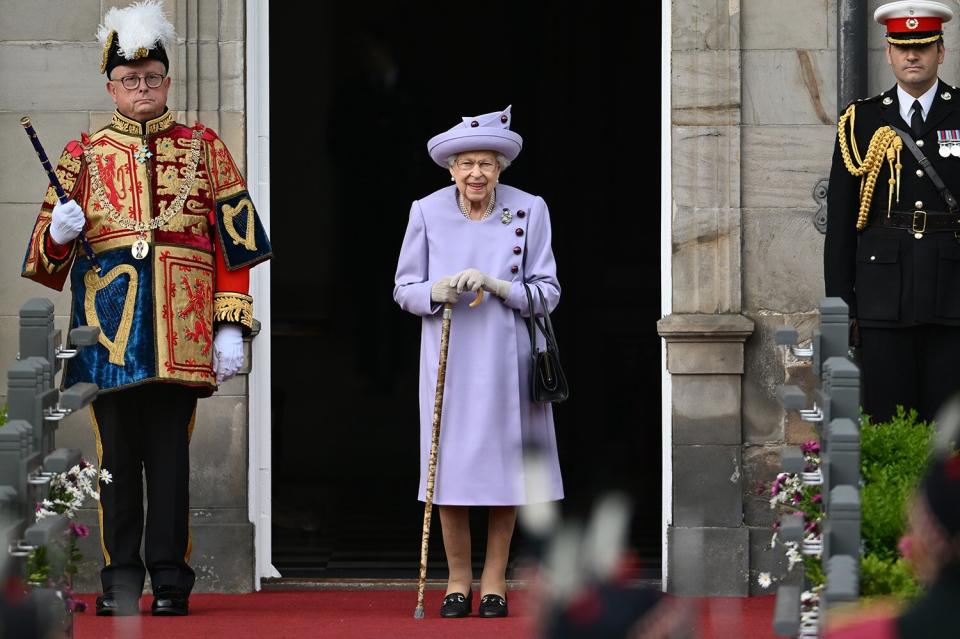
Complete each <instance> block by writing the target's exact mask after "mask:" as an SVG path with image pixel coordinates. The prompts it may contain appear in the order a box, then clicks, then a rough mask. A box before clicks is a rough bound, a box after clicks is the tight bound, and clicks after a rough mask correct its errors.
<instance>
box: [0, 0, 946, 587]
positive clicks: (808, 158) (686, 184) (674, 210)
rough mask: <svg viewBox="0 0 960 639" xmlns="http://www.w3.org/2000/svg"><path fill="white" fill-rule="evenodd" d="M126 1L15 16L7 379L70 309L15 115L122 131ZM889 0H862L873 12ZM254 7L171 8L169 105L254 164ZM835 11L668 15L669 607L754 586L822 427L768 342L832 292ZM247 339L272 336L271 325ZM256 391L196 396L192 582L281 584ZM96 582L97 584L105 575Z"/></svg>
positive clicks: (45, 134) (9, 81)
mask: <svg viewBox="0 0 960 639" xmlns="http://www.w3.org/2000/svg"><path fill="white" fill-rule="evenodd" d="M947 1H948V4H950V5H952V6H953V7H954V9H955V10H957V9H960V7H957V6H955V5H956V4H957V3H956V1H955V0H947ZM124 4H126V1H125V0H124V1H123V2H117V1H114V0H30V1H27V0H4V2H3V11H4V18H3V20H2V21H0V148H3V149H4V151H5V152H4V153H3V154H0V219H3V220H4V222H5V232H4V233H2V234H0V259H2V260H3V262H2V264H0V272H3V273H5V274H6V275H5V276H4V277H2V278H0V379H5V375H6V369H7V367H8V366H9V364H10V363H11V362H12V361H14V359H15V357H16V350H17V342H16V331H17V311H18V309H19V308H20V306H21V305H22V304H23V302H24V301H26V300H27V299H29V298H31V297H37V296H48V297H50V298H51V299H52V300H53V301H54V303H55V304H56V308H57V314H58V315H57V320H58V322H60V323H61V325H64V324H65V322H66V317H67V313H68V307H69V300H68V297H67V296H66V295H65V294H52V292H49V291H45V290H41V289H39V288H38V287H37V286H36V285H35V284H33V283H31V282H29V281H26V280H21V279H19V278H17V277H14V276H13V274H15V273H17V272H18V271H19V268H20V261H21V259H22V255H23V245H24V241H25V238H26V237H27V236H28V234H29V231H30V228H31V225H32V221H33V219H34V216H35V214H36V211H37V207H38V203H39V199H40V197H41V195H42V193H43V189H44V186H45V178H44V176H43V174H42V172H41V171H40V170H39V168H38V167H37V166H35V163H34V162H33V161H32V160H29V161H28V160H26V159H25V158H27V157H31V158H32V152H31V151H30V149H29V147H28V146H27V144H28V143H27V141H26V139H25V136H24V135H23V133H22V131H21V130H20V125H19V119H20V117H21V116H22V115H30V116H31V118H32V119H33V121H34V123H35V126H36V129H37V131H38V134H39V135H40V137H41V139H42V140H43V141H44V143H45V144H46V145H47V150H48V153H49V154H51V155H54V156H56V154H58V153H59V150H60V146H59V145H61V144H62V143H64V142H65V141H66V140H68V139H71V138H75V137H77V136H78V135H79V133H80V132H81V131H88V130H94V129H97V128H99V127H100V126H102V125H103V124H104V123H106V122H107V121H108V120H109V117H110V114H111V112H112V104H111V102H110V100H109V99H108V97H107V95H106V93H105V91H104V89H103V84H104V80H103V77H102V76H101V75H100V74H99V73H98V72H97V61H98V58H99V50H98V49H99V48H98V45H97V43H96V41H95V39H94V33H95V31H96V27H97V24H98V22H99V20H100V17H101V16H102V15H103V13H104V12H105V11H106V10H107V9H108V8H109V7H111V6H114V5H124ZM878 4H880V3H879V2H878V0H870V1H869V11H870V14H871V15H872V11H873V9H874V8H875V7H876V6H877V5H878ZM253 5H262V6H264V7H265V5H266V2H257V1H256V0H165V7H166V9H167V11H168V13H169V15H170V16H171V18H172V20H173V22H174V24H175V26H176V28H177V32H178V36H179V40H178V43H177V47H176V51H175V52H173V54H172V55H171V63H172V71H173V75H174V84H173V89H172V91H171V94H170V106H171V108H172V109H173V110H174V111H176V114H177V118H178V119H179V120H181V121H187V122H188V123H192V122H193V121H196V120H200V121H202V122H204V123H205V124H207V125H208V126H211V127H213V128H214V129H215V130H216V131H217V132H218V133H219V134H220V135H221V137H223V138H224V139H225V141H226V142H227V144H228V146H229V147H230V148H231V149H232V150H233V152H234V157H235V158H236V159H237V161H238V163H239V164H240V165H241V168H244V167H245V162H246V156H248V155H250V153H249V151H250V147H251V145H250V144H248V136H249V117H250V115H249V114H250V108H251V105H249V104H248V99H247V98H246V96H247V95H248V93H247V90H248V83H249V77H250V72H251V69H250V68H249V65H248V62H247V60H248V59H249V58H248V57H247V55H246V52H247V49H248V48H249V47H250V45H251V43H252V42H253V40H258V41H265V40H266V34H265V33H257V32H250V31H249V30H248V29H247V26H246V25H247V18H248V16H249V13H250V11H251V7H252V6H253ZM261 10H262V11H266V9H265V8H262V9H261ZM836 15H837V7H836V0H791V1H790V2H786V1H780V0H777V1H770V0H663V2H662V4H661V17H662V20H663V23H664V28H663V33H664V35H665V40H664V50H665V56H666V57H667V58H669V60H664V61H663V62H664V64H663V65H662V68H663V69H664V71H663V72H664V73H665V74H668V75H667V76H666V77H665V78H664V80H665V81H664V83H663V85H664V86H667V87H669V96H668V101H666V102H665V108H664V110H663V112H662V114H661V127H662V128H663V133H664V135H665V136H666V138H665V139H667V140H669V145H668V146H669V158H670V161H669V163H668V164H667V165H665V166H664V167H663V171H664V172H665V173H664V179H665V184H666V185H667V186H666V193H667V194H668V197H665V198H664V199H663V202H662V206H663V207H664V213H665V214H664V216H663V218H662V219H664V220H668V221H669V223H668V224H664V225H663V228H662V233H664V234H666V235H668V236H669V237H667V236H666V235H665V237H664V238H663V242H662V245H663V246H664V247H667V248H666V250H665V252H667V253H669V254H668V255H664V256H663V259H664V262H665V263H666V264H668V265H669V268H668V269H667V270H668V271H669V277H668V278H666V279H665V280H664V281H665V283H666V291H665V297H666V298H668V299H669V303H668V304H666V305H665V308H666V310H665V312H664V317H663V319H662V320H661V321H660V322H659V324H658V326H657V330H658V331H659V333H660V335H661V336H662V337H663V339H664V341H665V344H666V358H665V367H666V372H667V373H668V374H669V382H668V383H667V384H666V388H668V389H669V396H668V397H667V398H666V401H665V402H664V406H665V407H666V408H665V411H664V413H665V414H664V429H665V433H669V436H668V437H665V438H664V441H665V442H669V443H665V445H666V446H669V450H668V451H665V454H664V459H665V461H667V463H666V464H665V472H664V482H665V485H664V495H665V498H664V500H665V502H664V515H665V518H666V525H665V527H664V528H665V542H666V543H665V548H666V551H665V554H664V573H665V576H666V582H667V587H668V589H669V590H671V591H673V592H676V593H681V594H723V595H748V594H759V593H760V592H761V590H760V589H759V587H758V586H757V585H756V575H757V573H758V572H759V571H765V570H774V569H776V565H777V563H778V557H777V553H773V552H771V551H770V550H769V540H770V534H771V530H770V525H771V523H772V521H773V519H772V513H771V511H770V509H769V507H768V502H767V497H766V496H765V495H764V494H760V493H759V492H758V489H759V488H760V487H762V485H763V484H764V483H765V482H768V481H769V480H770V479H771V478H772V477H773V475H774V474H775V473H776V471H777V466H778V461H779V457H778V456H779V451H780V448H781V447H782V446H783V445H784V444H787V443H799V442H802V441H804V440H806V439H808V438H809V437H810V436H811V430H810V428H809V427H808V426H807V425H806V424H803V423H801V422H799V421H798V420H797V419H796V418H795V417H794V416H787V415H785V414H784V412H783V411H782V409H781V408H780V406H779V404H778V402H777V400H776V396H775V390H776V387H777V385H778V384H781V383H783V382H784V381H785V380H790V381H792V382H794V383H799V384H801V385H804V384H807V385H809V383H810V379H809V374H808V370H807V368H806V366H805V365H803V364H802V363H799V362H795V361H793V360H791V359H789V358H786V357H785V355H784V354H783V353H782V352H781V351H779V350H778V349H777V348H776V347H775V346H774V344H773V331H774V330H775V329H776V328H777V327H779V326H783V325H786V324H790V325H794V326H797V327H798V328H799V330H800V332H801V335H802V336H804V337H807V338H808V337H809V335H810V332H811V330H812V328H813V326H814V325H815V323H816V319H817V318H816V307H817V304H818V302H819V299H820V298H821V297H822V295H823V284H822V265H821V264H822V247H823V236H822V235H821V233H820V232H819V231H818V230H817V229H816V227H815V226H814V222H813V220H814V216H815V214H816V212H817V211H818V209H819V208H820V206H821V202H820V201H818V199H817V198H818V196H817V194H816V192H817V188H818V185H820V186H822V184H821V181H822V180H825V179H826V178H827V176H828V173H829V164H830V157H831V153H832V148H833V143H834V142H833V141H834V139H835V136H836V124H835V123H836V117H837V106H838V105H837V104H836V97H835V96H836V76H837V71H836V66H837V65H836V49H837V44H836V41H837V36H836V31H837V29H836ZM863 26H864V28H866V29H868V33H869V35H868V42H869V47H870V51H869V92H870V94H871V95H872V94H874V93H878V92H879V91H881V90H884V89H886V88H888V87H889V86H892V84H893V82H894V80H893V77H892V74H891V73H890V71H889V68H888V67H887V66H886V63H885V60H884V56H883V38H882V34H883V30H882V28H881V27H880V26H879V25H876V24H873V23H869V24H865V25H863ZM958 36H960V20H957V21H954V22H951V23H949V24H947V25H946V44H947V59H946V63H945V65H944V67H943V69H942V73H941V77H943V78H944V79H945V80H947V81H948V82H955V81H956V80H957V79H958V75H960V73H958V72H960V54H955V53H954V51H953V50H952V48H951V47H952V46H953V44H954V43H957V42H960V37H958ZM668 61H669V64H666V62H668ZM245 149H246V150H247V151H248V153H244V150H245ZM820 197H821V199H822V196H820ZM258 204H260V203H258ZM260 206H261V207H262V204H260ZM255 313H256V311H255ZM651 330H653V329H652V327H651ZM255 339H260V340H268V339H269V333H268V332H267V333H266V334H263V335H261V336H260V337H258V338H255ZM261 364H264V362H261ZM251 392H252V390H251V388H250V387H249V385H248V378H247V376H245V375H243V376H240V377H239V378H237V379H236V380H234V381H232V382H230V383H229V384H227V385H225V386H224V387H223V388H222V389H221V391H220V392H219V393H218V394H217V395H216V396H215V397H214V398H212V399H208V400H204V401H203V402H201V404H200V411H199V416H198V423H197V427H196V430H195V434H194V441H193V444H192V448H193V456H192V460H193V462H192V463H193V468H192V469H191V473H192V486H191V493H192V504H193V507H192V517H193V520H192V524H193V528H192V530H193V534H194V538H195V543H194V547H195V548H196V549H197V551H196V553H195V554H194V557H193V563H194V565H195V567H196V569H197V575H198V582H197V584H198V585H197V587H198V590H208V591H233V592H243V591H249V590H251V589H252V588H254V587H255V585H256V583H257V574H256V573H257V571H258V568H257V566H258V565H259V572H260V573H261V576H263V575H266V574H268V566H269V554H267V556H266V561H264V560H263V558H261V561H260V562H259V564H258V562H256V560H255V556H256V554H255V550H254V539H255V526H254V524H253V523H252V522H253V521H263V520H259V519H257V517H254V516H252V513H251V510H252V508H251V504H252V503H253V501H252V499H251V494H252V493H251V491H255V490H257V487H256V484H257V482H256V480H254V479H251V477H254V475H252V474H251V473H250V472H249V465H250V463H249V460H250V458H251V455H250V446H251V442H252V441H254V440H253V439H252V438H251V437H250V436H249V435H248V432H249V430H250V428H251V426H252V425H254V424H255V423H259V422H258V421H257V420H263V418H262V417H261V415H263V414H264V413H262V412H261V413H258V416H255V417H254V418H252V419H251V418H250V416H249V398H250V396H251ZM265 414H266V415H268V416H269V412H268V411H267V412H266V413H265ZM267 432H269V427H267ZM58 443H59V444H60V445H64V446H70V447H76V448H80V449H82V450H83V452H84V454H85V456H86V457H87V458H90V459H95V457H96V455H95V445H94V441H93V436H92V431H91V428H90V424H89V418H88V415H87V413H82V414H77V415H74V416H71V417H70V418H68V419H67V420H65V422H63V423H62V425H61V427H60V431H59V434H58ZM267 512H268V515H267V519H266V521H269V511H267ZM83 518H84V521H85V523H87V524H89V525H91V526H92V527H93V534H92V535H91V537H90V538H89V539H88V540H87V541H88V543H87V544H86V546H85V547H84V548H83V550H84V554H85V556H86V557H87V558H88V561H89V562H90V564H91V567H92V566H93V565H94V564H95V563H96V561H97V560H98V558H99V548H98V544H97V543H96V538H97V536H98V535H97V532H96V527H95V526H96V510H95V509H88V510H86V511H85V512H84V514H83ZM261 525H262V524H261ZM266 552H267V553H269V546H268V547H267V551H266ZM83 572H84V574H86V575H89V576H91V577H93V578H94V579H95V577H94V576H95V575H96V571H95V570H86V571H83ZM96 585H97V584H96V581H91V582H89V583H81V584H79V587H80V589H82V590H86V589H94V588H95V587H96Z"/></svg>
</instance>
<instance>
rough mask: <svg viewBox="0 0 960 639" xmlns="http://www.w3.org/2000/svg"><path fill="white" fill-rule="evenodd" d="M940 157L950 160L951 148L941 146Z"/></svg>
mask: <svg viewBox="0 0 960 639" xmlns="http://www.w3.org/2000/svg"><path fill="white" fill-rule="evenodd" d="M940 157H942V158H948V157H950V147H949V146H948V145H946V144H941V145H940Z"/></svg>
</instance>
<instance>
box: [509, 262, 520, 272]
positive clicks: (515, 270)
mask: <svg viewBox="0 0 960 639" xmlns="http://www.w3.org/2000/svg"><path fill="white" fill-rule="evenodd" d="M510 272H511V273H513V274H517V273H519V272H520V267H519V266H517V265H516V264H514V265H513V266H511V267H510Z"/></svg>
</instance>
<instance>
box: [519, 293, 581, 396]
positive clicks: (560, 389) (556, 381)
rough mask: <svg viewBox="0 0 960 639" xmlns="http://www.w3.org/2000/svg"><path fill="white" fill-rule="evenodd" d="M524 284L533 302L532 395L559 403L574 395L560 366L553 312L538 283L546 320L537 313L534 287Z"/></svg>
mask: <svg viewBox="0 0 960 639" xmlns="http://www.w3.org/2000/svg"><path fill="white" fill-rule="evenodd" d="M523 288H524V289H526V291H527V302H528V303H529V308H530V316H529V317H527V326H529V327H530V357H531V359H532V361H531V362H530V398H531V399H532V400H533V401H534V402H535V403H537V404H546V403H548V402H553V403H559V402H562V401H563V400H565V399H567V397H569V395H570V387H569V386H568V385H567V376H566V375H565V374H564V372H563V367H562V366H560V349H559V348H557V338H556V336H555V335H554V334H553V324H552V323H551V322H550V313H549V312H548V311H547V300H546V298H545V297H544V296H543V291H541V290H540V287H539V286H537V287H536V289H537V294H538V295H539V296H540V307H541V308H542V309H543V321H542V322H541V319H540V318H539V317H537V316H536V313H535V312H534V311H535V309H534V306H533V295H532V294H531V293H530V287H529V286H527V285H526V284H524V285H523ZM537 329H539V330H540V332H541V333H543V337H544V340H545V342H546V350H543V351H541V350H540V349H539V348H538V347H537Z"/></svg>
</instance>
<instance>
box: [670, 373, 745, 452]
mask: <svg viewBox="0 0 960 639" xmlns="http://www.w3.org/2000/svg"><path fill="white" fill-rule="evenodd" d="M739 443H740V375H675V376H674V377H673V445H674V446H683V445H694V444H726V445H738V444H739Z"/></svg>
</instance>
